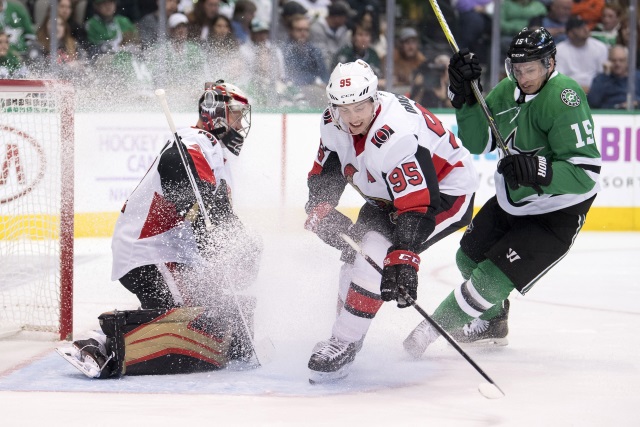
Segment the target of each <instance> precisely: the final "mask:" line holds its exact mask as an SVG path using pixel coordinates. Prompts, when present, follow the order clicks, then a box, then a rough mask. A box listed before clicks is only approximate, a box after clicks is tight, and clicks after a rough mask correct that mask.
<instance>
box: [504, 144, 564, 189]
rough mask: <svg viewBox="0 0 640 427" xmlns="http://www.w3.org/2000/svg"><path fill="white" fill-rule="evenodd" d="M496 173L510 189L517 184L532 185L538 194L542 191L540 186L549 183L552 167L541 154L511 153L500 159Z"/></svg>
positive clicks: (551, 176) (515, 187)
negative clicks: (500, 175)
mask: <svg viewBox="0 0 640 427" xmlns="http://www.w3.org/2000/svg"><path fill="white" fill-rule="evenodd" d="M498 173H499V174H502V176H503V177H504V180H505V181H506V183H507V184H508V185H509V187H510V188H511V189H512V190H517V189H518V187H519V186H521V185H523V186H525V187H533V188H534V189H535V190H536V191H537V192H538V194H542V193H543V191H542V189H541V188H540V186H546V185H549V184H551V179H552V178H553V168H552V167H551V162H549V161H547V159H546V158H545V157H542V156H527V155H525V154H511V155H508V156H505V157H504V158H502V159H500V161H499V162H498Z"/></svg>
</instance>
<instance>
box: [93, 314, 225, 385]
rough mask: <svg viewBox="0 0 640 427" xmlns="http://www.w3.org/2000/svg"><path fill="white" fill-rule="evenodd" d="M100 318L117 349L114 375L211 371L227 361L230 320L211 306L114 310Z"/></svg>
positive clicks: (115, 350)
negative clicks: (207, 307)
mask: <svg viewBox="0 0 640 427" xmlns="http://www.w3.org/2000/svg"><path fill="white" fill-rule="evenodd" d="M99 319H100V324H101V327H102V330H103V331H104V332H105V334H106V335H107V337H108V339H107V345H108V346H111V348H112V350H114V353H115V354H116V363H117V367H116V369H115V371H114V373H115V374H116V375H124V374H127V375H160V374H179V373H190V372H200V371H210V370H216V369H221V368H224V367H225V366H226V365H227V362H228V361H229V357H228V350H229V345H230V343H231V338H232V328H231V322H230V321H229V320H230V319H229V318H228V317H225V316H223V315H222V314H221V313H220V312H218V311H216V310H214V309H205V308H203V307H180V308H175V309H171V310H168V311H165V310H132V311H114V312H110V313H103V314H102V315H101V316H100V317H99Z"/></svg>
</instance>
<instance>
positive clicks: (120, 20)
mask: <svg viewBox="0 0 640 427" xmlns="http://www.w3.org/2000/svg"><path fill="white" fill-rule="evenodd" d="M93 10H94V11H95V14H94V15H93V16H92V17H91V18H89V20H88V21H87V23H86V26H85V28H86V29H87V40H88V42H89V55H90V56H91V57H92V58H95V57H96V56H97V55H101V54H105V53H115V52H118V51H120V49H121V48H122V47H123V46H124V45H126V44H127V43H134V44H137V43H138V42H139V36H138V29H137V28H136V26H135V25H134V24H133V22H131V20H129V18H127V17H125V16H123V15H118V14H116V0H93Z"/></svg>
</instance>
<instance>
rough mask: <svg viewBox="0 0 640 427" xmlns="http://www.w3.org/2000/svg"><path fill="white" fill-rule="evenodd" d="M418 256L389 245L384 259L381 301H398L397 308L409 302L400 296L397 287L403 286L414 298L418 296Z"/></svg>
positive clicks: (405, 305)
mask: <svg viewBox="0 0 640 427" xmlns="http://www.w3.org/2000/svg"><path fill="white" fill-rule="evenodd" d="M419 267H420V257H419V256H418V254H416V253H415V252H411V251H408V250H404V249H400V248H398V247H396V246H391V247H390V248H389V250H388V252H387V257H386V258H385V259H384V263H383V269H382V281H381V282H380V297H381V298H382V300H383V301H393V300H396V301H397V302H398V307H399V308H405V307H408V306H409V305H410V304H409V303H408V302H407V301H406V300H405V299H404V298H403V297H402V293H401V292H399V288H401V287H402V288H404V290H405V291H407V293H408V294H409V296H410V297H411V298H413V299H414V300H415V299H417V298H418V269H419Z"/></svg>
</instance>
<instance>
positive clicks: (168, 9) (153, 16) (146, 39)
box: [136, 0, 178, 49]
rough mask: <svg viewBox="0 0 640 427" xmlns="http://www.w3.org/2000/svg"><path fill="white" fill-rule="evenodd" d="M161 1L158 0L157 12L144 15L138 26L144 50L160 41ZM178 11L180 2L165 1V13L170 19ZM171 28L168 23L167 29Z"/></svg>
mask: <svg viewBox="0 0 640 427" xmlns="http://www.w3.org/2000/svg"><path fill="white" fill-rule="evenodd" d="M159 7H160V1H159V0H156V10H154V11H153V12H150V13H147V14H146V15H144V16H143V17H142V18H140V20H139V21H138V22H136V26H137V27H138V33H139V34H140V43H141V45H142V48H143V49H147V48H149V47H150V46H151V45H153V44H154V43H155V42H156V41H157V40H158V29H159V28H158V27H159V25H158V24H159V21H160V9H159ZM177 11H178V0H165V13H166V15H165V16H166V17H167V20H168V18H169V17H170V16H171V15H173V14H174V13H176V12H177ZM168 28H169V26H168V23H167V29H168Z"/></svg>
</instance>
